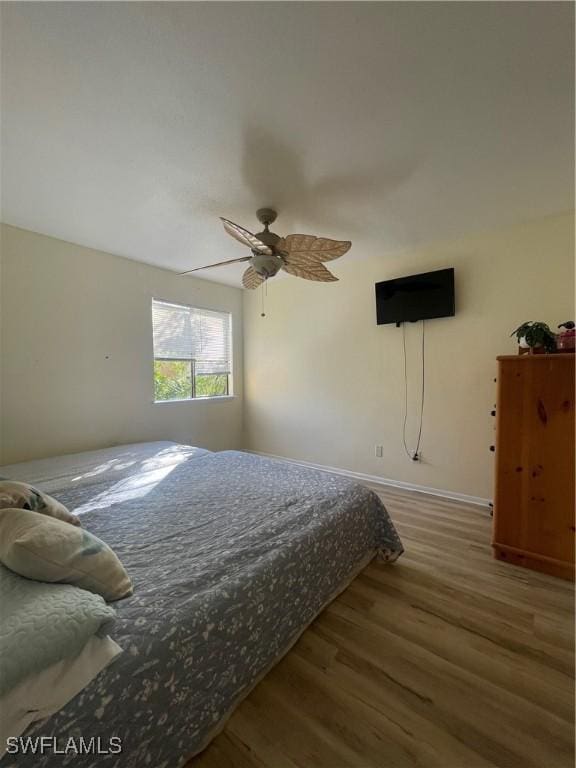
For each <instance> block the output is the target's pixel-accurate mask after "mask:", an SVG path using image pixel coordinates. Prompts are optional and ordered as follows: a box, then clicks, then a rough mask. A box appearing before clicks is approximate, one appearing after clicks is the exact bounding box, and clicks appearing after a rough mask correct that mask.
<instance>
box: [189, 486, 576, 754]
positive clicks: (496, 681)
mask: <svg viewBox="0 0 576 768" xmlns="http://www.w3.org/2000/svg"><path fill="white" fill-rule="evenodd" d="M374 490H376V491H377V492H378V494H379V495H380V497H381V498H382V500H383V501H384V503H385V504H386V506H387V508H388V510H389V512H390V515H391V517H392V519H393V520H394V523H395V524H396V526H397V528H398V531H399V533H400V535H401V536H402V539H403V541H404V546H405V548H406V552H405V554H404V555H403V556H402V558H401V559H400V560H399V561H398V562H397V563H396V564H395V565H392V566H390V565H385V564H382V563H378V562H374V563H372V564H371V565H369V566H368V567H367V568H366V569H365V570H364V571H363V572H362V574H361V575H360V576H359V577H358V578H357V579H356V580H355V581H354V582H353V583H352V584H351V585H350V587H349V588H348V589H347V590H346V591H345V592H344V593H343V594H342V595H341V596H340V597H338V598H337V599H336V600H335V601H334V602H333V603H332V604H331V605H330V606H329V607H328V608H327V610H325V611H324V612H323V614H322V615H321V616H320V617H319V618H318V619H317V620H316V621H315V622H314V624H313V625H312V626H311V627H310V628H309V629H308V630H307V631H306V632H305V633H304V635H303V636H302V638H301V639H300V641H299V642H298V643H297V645H296V646H295V647H294V648H293V649H292V651H290V653H289V654H288V655H287V656H286V657H285V658H284V659H283V660H282V661H281V662H280V663H279V664H278V666H276V667H275V668H274V669H273V670H272V672H270V674H269V675H267V677H266V678H265V679H264V680H263V681H262V682H261V683H260V684H259V685H258V686H257V687H256V688H255V689H254V690H253V691H252V693H251V694H250V695H249V696H248V698H247V699H246V700H245V701H244V702H243V703H242V704H241V705H240V707H239V708H238V709H237V710H236V712H235V713H234V714H233V716H232V717H231V719H230V720H229V721H228V723H227V725H226V727H225V729H224V731H223V732H222V733H221V734H220V735H219V736H218V737H217V738H216V739H215V740H214V741H213V742H212V744H211V745H210V746H209V747H208V749H206V750H205V751H204V752H203V753H202V754H201V755H199V756H197V757H196V758H195V759H193V760H192V761H190V762H189V764H188V767H189V768H396V767H398V768H412V767H413V766H419V768H488V766H499V767H501V768H568V767H570V768H572V766H573V765H574V751H573V745H574V684H573V675H574V633H573V630H574V612H573V608H574V602H573V599H574V597H573V588H572V585H570V584H569V583H567V582H564V581H560V580H558V579H554V578H552V577H549V576H545V575H542V574H538V573H534V572H531V571H527V570H524V569H520V568H517V567H515V566H511V565H508V564H506V563H501V562H498V561H496V560H494V559H493V558H492V554H491V549H490V546H489V542H490V527H491V520H490V517H489V514H488V512H487V511H485V510H482V509H481V508H479V507H475V506H472V505H466V504H462V503H460V502H453V501H448V500H445V499H440V498H436V497H433V496H426V495H424V494H416V493H410V492H405V491H400V490H397V489H393V488H390V489H386V490H383V489H382V488H381V487H380V488H374Z"/></svg>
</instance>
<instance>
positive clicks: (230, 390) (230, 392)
mask: <svg viewBox="0 0 576 768" xmlns="http://www.w3.org/2000/svg"><path fill="white" fill-rule="evenodd" d="M155 302H157V303H159V304H173V305H174V306H176V307H183V308H184V309H190V310H199V311H200V312H201V311H202V310H206V311H207V312H218V313H219V314H222V315H228V318H229V333H230V345H229V355H230V359H229V361H228V362H229V368H230V370H229V372H228V373H226V374H196V371H195V366H196V360H195V359H194V358H176V357H156V355H155V354H154V320H153V317H154V303H155ZM150 324H151V338H152V395H153V396H152V403H153V404H154V405H168V404H171V403H192V402H194V403H197V402H202V403H207V402H212V401H222V400H233V399H234V398H235V394H234V316H233V314H232V312H230V311H229V310H227V309H214V308H213V307H200V306H193V305H192V304H181V303H180V302H178V301H174V300H172V299H161V298H158V297H156V296H152V298H151V302H150ZM156 361H160V362H162V361H165V362H177V363H188V364H189V365H190V381H191V397H181V398H177V399H174V400H157V399H156V394H155V386H154V365H155V363H156ZM196 375H198V376H202V375H206V376H210V375H215V376H216V375H222V376H226V378H227V384H226V394H225V395H207V396H200V397H197V396H196V394H195V393H196Z"/></svg>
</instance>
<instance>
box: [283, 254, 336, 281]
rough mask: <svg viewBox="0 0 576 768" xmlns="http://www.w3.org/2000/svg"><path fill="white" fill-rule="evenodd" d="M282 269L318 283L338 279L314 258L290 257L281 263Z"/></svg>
mask: <svg viewBox="0 0 576 768" xmlns="http://www.w3.org/2000/svg"><path fill="white" fill-rule="evenodd" d="M282 269H283V270H284V271H285V272H288V274H289V275H294V276H295V277H303V278H304V280H316V281H317V282H319V283H333V282H335V281H337V280H338V278H337V277H336V275H333V274H332V272H330V271H329V270H328V269H326V267H325V266H324V264H322V263H321V262H320V261H316V259H308V260H306V259H302V258H296V259H294V260H292V259H290V260H289V261H286V262H284V264H282Z"/></svg>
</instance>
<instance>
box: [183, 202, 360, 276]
mask: <svg viewBox="0 0 576 768" xmlns="http://www.w3.org/2000/svg"><path fill="white" fill-rule="evenodd" d="M276 216H277V214H276V211H274V210H272V209H271V208H260V210H258V211H256V217H257V219H258V221H260V223H261V224H263V225H264V229H263V230H262V232H258V234H256V235H253V234H252V233H251V232H249V231H248V230H247V229H244V228H243V227H240V226H239V225H238V224H234V222H232V221H228V219H224V218H222V217H220V218H221V219H222V223H223V225H224V229H225V230H226V232H228V234H229V235H232V237H234V238H235V239H236V240H238V241H239V242H241V243H242V244H243V245H247V246H248V248H250V250H251V251H252V256H244V257H242V258H241V259H229V260H228V261H218V262H217V263H216V264H208V265H206V266H205V267H196V268H195V269H189V270H187V271H186V272H181V273H180V274H181V275H189V274H190V273H191V272H198V271H199V270H201V269H211V268H212V267H220V266H222V265H224V264H234V263H237V262H241V261H249V262H250V265H249V267H248V269H247V270H246V271H245V272H244V275H243V276H242V285H243V286H244V288H258V286H259V285H261V284H262V283H263V282H264V281H265V280H268V278H269V277H274V275H275V274H276V273H277V272H278V271H279V270H280V269H283V270H284V271H285V272H288V274H290V275H294V276H295V277H303V278H304V279H305V280H317V281H319V282H323V283H330V282H334V281H335V280H338V278H337V277H335V275H333V274H332V273H331V272H330V271H329V270H328V269H326V267H325V266H324V264H323V262H325V261H332V260H333V259H337V258H338V257H339V256H343V255H344V254H345V253H346V252H347V251H348V250H349V249H350V246H351V245H352V243H351V242H350V241H349V240H329V239H328V238H327V237H315V236H314V235H288V236H287V237H280V236H279V235H276V234H275V233H274V232H270V230H269V229H268V228H269V226H270V224H272V223H273V222H274V221H275V220H276Z"/></svg>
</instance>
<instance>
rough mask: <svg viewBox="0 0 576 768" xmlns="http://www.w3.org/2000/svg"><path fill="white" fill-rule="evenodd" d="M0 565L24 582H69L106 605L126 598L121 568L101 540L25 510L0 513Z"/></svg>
mask: <svg viewBox="0 0 576 768" xmlns="http://www.w3.org/2000/svg"><path fill="white" fill-rule="evenodd" d="M0 562H2V563H3V564H4V565H5V566H6V567H7V568H10V570H11V571H14V572H15V573H18V574H20V576H25V577H26V578H27V579H35V580H36V581H48V582H60V583H65V584H75V585H76V586H77V587H82V588H83V589H87V590H89V591H90V592H96V594H98V595H102V597H103V598H104V599H105V600H107V601H112V600H120V599H121V598H123V597H127V596H128V595H131V594H132V582H131V581H130V577H129V576H128V574H127V573H126V571H125V570H124V566H123V565H122V563H121V562H120V560H119V559H118V557H117V556H116V555H115V553H114V552H113V551H112V549H110V547H109V546H108V545H107V544H105V543H104V542H103V541H102V540H101V539H99V538H98V537H97V536H94V535H93V534H91V533H89V532H88V531H86V530H83V529H82V528H77V527H75V526H71V525H68V523H65V522H63V521H62V520H57V519H56V518H54V517H48V516H45V515H38V514H37V513H36V512H31V511H29V510H27V509H1V510H0Z"/></svg>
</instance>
